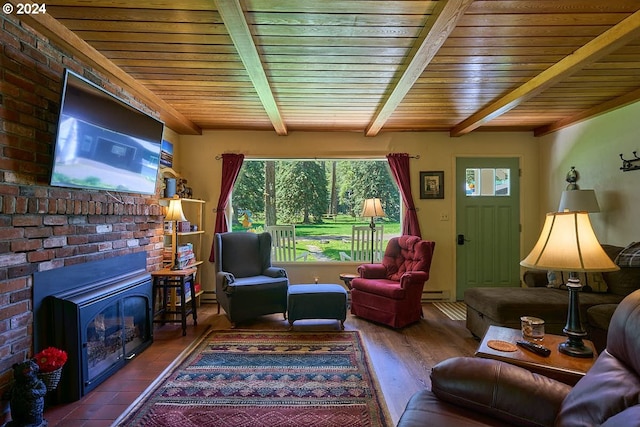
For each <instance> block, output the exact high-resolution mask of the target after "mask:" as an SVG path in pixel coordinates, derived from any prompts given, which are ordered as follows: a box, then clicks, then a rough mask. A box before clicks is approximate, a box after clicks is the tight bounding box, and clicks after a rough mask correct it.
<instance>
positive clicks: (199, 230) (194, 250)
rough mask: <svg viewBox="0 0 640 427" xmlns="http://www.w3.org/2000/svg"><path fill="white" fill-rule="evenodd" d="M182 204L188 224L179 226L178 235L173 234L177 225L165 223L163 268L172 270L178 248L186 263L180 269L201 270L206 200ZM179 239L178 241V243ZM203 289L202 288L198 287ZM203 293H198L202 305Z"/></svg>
mask: <svg viewBox="0 0 640 427" xmlns="http://www.w3.org/2000/svg"><path fill="white" fill-rule="evenodd" d="M170 200H171V199H167V198H162V199H160V204H161V205H163V206H169V201H170ZM180 201H181V202H182V211H183V212H184V216H185V218H186V219H187V222H188V224H186V223H182V224H178V225H179V226H178V233H174V232H173V227H174V226H175V224H174V223H173V222H172V221H165V223H164V245H163V252H162V264H163V267H166V268H171V266H172V265H173V260H174V248H175V247H176V245H177V247H178V254H179V259H180V261H182V262H184V264H181V266H180V268H196V269H197V270H199V266H200V265H201V264H202V262H203V256H204V255H203V247H202V236H203V235H204V232H205V231H204V229H203V214H204V205H205V201H204V200H199V199H184V198H183V199H180ZM176 239H177V241H176ZM198 276H199V274H198V271H196V273H195V274H194V279H195V283H196V284H200V280H199V277H198ZM198 287H199V288H201V286H198ZM202 293H203V291H202V290H201V289H200V290H199V291H198V292H196V303H197V304H198V305H200V295H202Z"/></svg>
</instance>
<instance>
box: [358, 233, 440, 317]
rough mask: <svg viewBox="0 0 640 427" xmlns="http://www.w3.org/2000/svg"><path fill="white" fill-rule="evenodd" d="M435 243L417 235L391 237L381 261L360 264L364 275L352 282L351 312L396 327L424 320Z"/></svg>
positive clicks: (360, 269) (359, 271)
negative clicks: (424, 306) (424, 295)
mask: <svg viewBox="0 0 640 427" xmlns="http://www.w3.org/2000/svg"><path fill="white" fill-rule="evenodd" d="M435 245H436V244H435V242H431V241H427V240H421V239H420V238H419V237H416V236H400V237H394V238H392V239H390V240H389V243H388V244H387V248H386V250H385V252H384V257H383V258H382V263H381V264H362V265H360V266H359V267H358V273H359V274H360V277H357V278H355V279H353V280H352V281H351V288H352V289H351V313H352V314H355V315H356V316H360V317H362V318H365V319H368V320H372V321H374V322H378V323H383V324H386V325H389V326H391V327H393V328H401V327H403V326H406V325H408V324H410V323H413V322H417V321H418V320H420V318H421V317H422V301H421V300H422V288H423V287H424V283H425V282H426V281H427V280H429V269H430V268H431V259H432V258H433V249H434V247H435Z"/></svg>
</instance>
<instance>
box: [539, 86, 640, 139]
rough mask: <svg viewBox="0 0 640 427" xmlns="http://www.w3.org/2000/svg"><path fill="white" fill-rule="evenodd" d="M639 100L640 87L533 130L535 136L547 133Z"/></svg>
mask: <svg viewBox="0 0 640 427" xmlns="http://www.w3.org/2000/svg"><path fill="white" fill-rule="evenodd" d="M638 100H640V89H636V90H634V91H632V92H629V93H627V94H624V95H622V96H619V97H617V98H614V99H611V100H609V101H606V102H603V103H602V104H599V105H596V106H594V107H592V108H589V109H588V110H584V111H581V112H580V113H578V114H575V115H573V116H571V117H566V118H564V119H561V120H558V121H557V122H555V123H551V124H549V125H546V126H540V127H539V128H536V129H534V130H533V134H534V135H535V136H543V135H547V134H549V133H552V132H555V131H557V130H560V129H562V128H566V127H567V126H571V125H573V124H576V123H580V122H582V121H585V120H587V119H590V118H592V117H596V116H599V115H601V114H604V113H608V112H609V111H613V110H615V109H618V108H622V107H624V106H626V105H630V104H633V103H634V102H637V101H638Z"/></svg>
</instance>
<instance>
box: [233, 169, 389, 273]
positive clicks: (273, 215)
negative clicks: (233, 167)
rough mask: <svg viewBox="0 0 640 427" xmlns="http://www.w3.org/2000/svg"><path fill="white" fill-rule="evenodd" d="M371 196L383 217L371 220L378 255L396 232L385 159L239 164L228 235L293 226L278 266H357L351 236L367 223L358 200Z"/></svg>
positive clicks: (361, 201) (378, 256)
mask: <svg viewBox="0 0 640 427" xmlns="http://www.w3.org/2000/svg"><path fill="white" fill-rule="evenodd" d="M373 197H377V198H380V199H381V201H382V204H383V208H384V212H385V215H386V216H385V217H384V218H376V219H375V223H376V225H377V226H378V230H382V231H383V236H382V237H383V240H382V245H383V246H382V248H383V249H382V251H384V248H385V247H386V242H388V240H389V238H390V237H393V236H398V235H400V232H401V226H400V205H401V200H400V194H399V192H398V187H397V186H396V183H395V181H394V180H393V178H392V176H391V172H390V170H389V165H388V163H387V161H386V159H384V160H245V161H244V163H243V165H242V169H241V170H240V174H239V175H238V179H237V181H236V184H235V186H234V189H233V194H232V197H231V206H232V208H233V214H232V218H233V220H232V231H234V232H256V233H260V232H263V231H273V229H269V227H270V226H283V225H289V226H294V227H295V256H294V257H290V258H288V259H278V260H279V261H313V262H317V261H341V260H342V261H349V260H353V261H359V260H360V259H354V258H355V257H354V254H353V253H352V232H353V229H354V227H356V226H367V225H369V224H370V218H362V217H360V214H361V212H362V205H363V203H364V200H365V199H368V198H373ZM379 226H381V227H379ZM272 236H273V233H272ZM285 243H286V244H290V243H288V242H285ZM274 244H280V243H279V242H275V241H274ZM282 244H284V243H282ZM378 252H380V251H378ZM370 253H371V251H370V250H369V254H370ZM380 258H381V253H378V254H377V256H376V259H380Z"/></svg>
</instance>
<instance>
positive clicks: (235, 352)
mask: <svg viewBox="0 0 640 427" xmlns="http://www.w3.org/2000/svg"><path fill="white" fill-rule="evenodd" d="M172 366H173V367H170V368H169V369H167V371H165V374H163V376H161V377H160V378H159V379H158V380H157V381H156V382H155V383H154V384H153V385H152V386H151V387H150V388H149V389H148V390H147V391H145V392H144V393H143V395H142V396H141V397H140V398H139V399H138V401H137V402H135V403H134V404H133V405H132V406H131V407H130V408H129V409H128V410H127V411H125V414H123V415H122V416H121V417H120V418H119V419H118V420H116V422H115V423H114V426H127V427H130V426H171V427H179V426H198V427H203V426H204V427H213V426H220V427H221V426H224V427H249V426H251V427H261V426H269V427H288V426H291V427H294V426H295V427H300V426H305V427H307V426H314V427H344V426H350V427H354V426H355V427H357V426H362V427H365V426H367V427H378V426H380V427H383V426H387V425H389V424H390V423H391V418H390V417H389V414H388V412H387V408H386V404H385V402H384V400H383V398H382V393H381V392H380V389H379V387H378V383H377V380H376V378H375V376H374V375H375V374H374V372H373V371H372V370H371V366H370V362H369V360H368V357H367V354H366V351H365V348H364V346H363V344H362V339H361V337H360V335H359V333H358V332H354V331H347V332H309V333H304V332H302V333H301V332H258V331H255V332H252V331H211V332H209V333H208V335H207V336H205V337H204V338H203V339H202V341H201V342H199V343H198V344H197V345H195V346H194V347H192V348H191V349H188V350H186V351H185V353H184V354H183V356H181V358H179V360H177V361H176V362H174V364H173V365H172Z"/></svg>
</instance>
